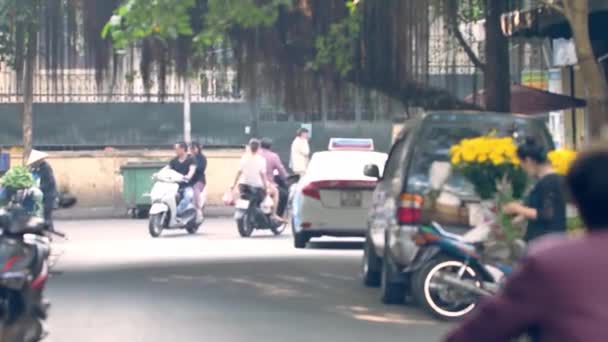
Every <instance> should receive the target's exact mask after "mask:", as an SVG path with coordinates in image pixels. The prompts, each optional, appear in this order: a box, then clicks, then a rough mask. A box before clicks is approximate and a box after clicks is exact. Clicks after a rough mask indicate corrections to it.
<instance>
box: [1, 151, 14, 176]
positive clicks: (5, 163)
mask: <svg viewBox="0 0 608 342" xmlns="http://www.w3.org/2000/svg"><path fill="white" fill-rule="evenodd" d="M10 167H11V155H10V154H8V153H6V152H3V153H0V172H6V171H8V169H10Z"/></svg>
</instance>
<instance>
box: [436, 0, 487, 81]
mask: <svg viewBox="0 0 608 342" xmlns="http://www.w3.org/2000/svg"><path fill="white" fill-rule="evenodd" d="M446 14H447V21H448V24H449V26H450V29H451V31H452V34H453V35H454V38H456V40H457V41H458V43H459V44H460V46H462V48H463V50H464V52H465V53H466V54H467V56H468V57H469V59H470V60H471V62H472V63H473V65H475V67H477V68H479V69H480V70H481V71H483V72H485V71H486V64H485V63H484V62H482V61H481V60H480V59H479V57H477V54H475V51H473V49H471V46H470V45H469V43H468V42H467V40H466V39H465V38H464V36H463V34H462V32H461V31H460V27H459V26H458V22H459V20H458V17H459V16H460V13H459V11H458V4H457V2H456V1H453V0H448V2H447V13H446Z"/></svg>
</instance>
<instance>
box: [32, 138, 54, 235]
mask: <svg viewBox="0 0 608 342" xmlns="http://www.w3.org/2000/svg"><path fill="white" fill-rule="evenodd" d="M47 157H48V155H47V154H46V153H44V152H40V151H37V150H32V152H31V153H30V157H29V159H28V162H27V166H28V167H29V168H30V170H31V172H32V174H33V175H34V178H36V179H38V181H39V185H38V187H39V189H40V191H42V194H43V196H44V197H43V208H44V220H45V221H46V223H47V224H48V226H49V228H50V229H51V230H52V229H53V209H55V201H56V200H57V184H56V182H55V176H54V174H53V169H52V168H51V165H49V163H47V162H46V158H47Z"/></svg>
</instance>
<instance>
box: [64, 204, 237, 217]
mask: <svg viewBox="0 0 608 342" xmlns="http://www.w3.org/2000/svg"><path fill="white" fill-rule="evenodd" d="M233 213H234V208H232V207H224V206H211V207H207V208H206V209H205V216H206V217H231V216H232V215H233ZM53 216H54V218H55V219H57V220H99V219H119V218H131V216H130V215H129V214H128V213H127V209H126V208H113V207H106V208H78V207H77V208H72V209H65V210H64V209H61V210H55V211H54V212H53Z"/></svg>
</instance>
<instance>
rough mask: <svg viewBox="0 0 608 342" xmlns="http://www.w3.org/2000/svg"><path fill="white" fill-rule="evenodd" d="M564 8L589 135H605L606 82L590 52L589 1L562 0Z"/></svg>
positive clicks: (607, 133) (607, 110)
mask: <svg viewBox="0 0 608 342" xmlns="http://www.w3.org/2000/svg"><path fill="white" fill-rule="evenodd" d="M564 9H565V14H566V17H567V18H568V20H569V21H570V26H571V27H572V35H573V37H574V42H575V46H576V54H577V56H578V64H579V66H580V70H581V73H582V76H583V79H584V80H585V88H586V90H587V110H588V112H589V128H590V131H589V133H590V134H591V138H592V139H596V138H600V137H602V135H603V136H604V137H605V138H608V84H607V82H606V78H605V77H604V75H605V74H604V70H602V66H601V65H600V63H599V62H598V61H597V59H596V58H595V54H594V53H593V45H592V44H591V37H590V35H589V2H588V1H587V0H585V1H582V0H568V1H566V2H564Z"/></svg>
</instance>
